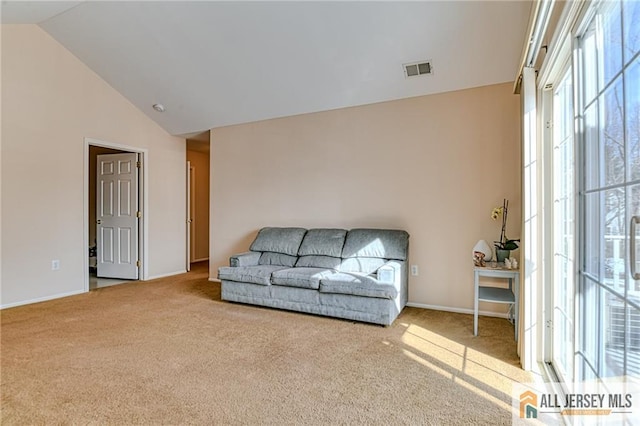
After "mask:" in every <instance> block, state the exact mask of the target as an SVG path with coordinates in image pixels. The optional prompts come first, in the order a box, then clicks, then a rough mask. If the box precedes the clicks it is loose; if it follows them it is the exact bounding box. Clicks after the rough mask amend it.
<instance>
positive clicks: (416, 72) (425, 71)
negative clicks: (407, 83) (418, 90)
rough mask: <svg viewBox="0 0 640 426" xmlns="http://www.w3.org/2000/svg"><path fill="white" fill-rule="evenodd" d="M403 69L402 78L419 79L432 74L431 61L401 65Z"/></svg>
mask: <svg viewBox="0 0 640 426" xmlns="http://www.w3.org/2000/svg"><path fill="white" fill-rule="evenodd" d="M402 67H403V68H404V77H405V78H409V77H419V76H421V75H430V74H433V67H432V66H431V60H426V61H420V62H413V63H410V64H404V65H402Z"/></svg>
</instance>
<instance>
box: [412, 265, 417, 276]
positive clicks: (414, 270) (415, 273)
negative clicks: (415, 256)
mask: <svg viewBox="0 0 640 426" xmlns="http://www.w3.org/2000/svg"><path fill="white" fill-rule="evenodd" d="M411 275H413V276H414V277H417V276H418V265H411Z"/></svg>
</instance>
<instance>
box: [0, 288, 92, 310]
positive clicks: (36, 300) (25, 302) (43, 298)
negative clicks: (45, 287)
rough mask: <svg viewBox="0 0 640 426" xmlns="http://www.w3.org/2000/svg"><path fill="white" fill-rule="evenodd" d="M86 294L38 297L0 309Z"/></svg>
mask: <svg viewBox="0 0 640 426" xmlns="http://www.w3.org/2000/svg"><path fill="white" fill-rule="evenodd" d="M82 293H87V292H86V291H84V290H77V291H70V292H69V293H60V294H53V295H51V296H45V297H38V298H36V299H29V300H22V301H20V302H13V303H7V304H6V305H0V309H7V308H15V307H16V306H23V305H30V304H32V303H39V302H46V301H47V300H53V299H61V298H63V297H69V296H76V295H78V294H82Z"/></svg>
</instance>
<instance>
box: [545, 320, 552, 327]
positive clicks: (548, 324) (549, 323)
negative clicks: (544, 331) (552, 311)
mask: <svg viewBox="0 0 640 426" xmlns="http://www.w3.org/2000/svg"><path fill="white" fill-rule="evenodd" d="M546 322H547V327H548V328H553V320H547V321H546Z"/></svg>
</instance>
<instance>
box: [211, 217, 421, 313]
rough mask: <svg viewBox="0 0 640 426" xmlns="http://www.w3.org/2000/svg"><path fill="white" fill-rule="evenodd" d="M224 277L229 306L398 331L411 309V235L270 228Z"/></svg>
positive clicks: (224, 294)
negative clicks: (393, 326) (396, 327)
mask: <svg viewBox="0 0 640 426" xmlns="http://www.w3.org/2000/svg"><path fill="white" fill-rule="evenodd" d="M249 250H250V251H248V252H245V253H241V254H237V255H235V256H232V257H231V258H230V266H223V267H220V268H219V269H218V278H219V279H220V281H221V282H222V299H223V300H228V301H232V302H241V303H249V304H253V305H261V306H268V307H272V308H280V309H288V310H292V311H299V312H307V313H311V314H318V315H325V316H332V317H338V318H345V319H350V320H356V321H363V322H371V323H375V324H382V325H390V324H391V323H393V321H394V320H395V319H396V317H397V316H398V315H399V314H400V312H401V311H402V308H404V306H405V305H406V303H407V287H408V277H407V259H408V250H409V234H408V233H407V232H405V231H400V230H390V229H352V230H350V231H347V230H344V229H309V230H307V229H303V228H262V229H261V230H260V231H259V232H258V235H257V236H256V238H255V240H254V241H253V243H252V244H251V247H250V249H249Z"/></svg>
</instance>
